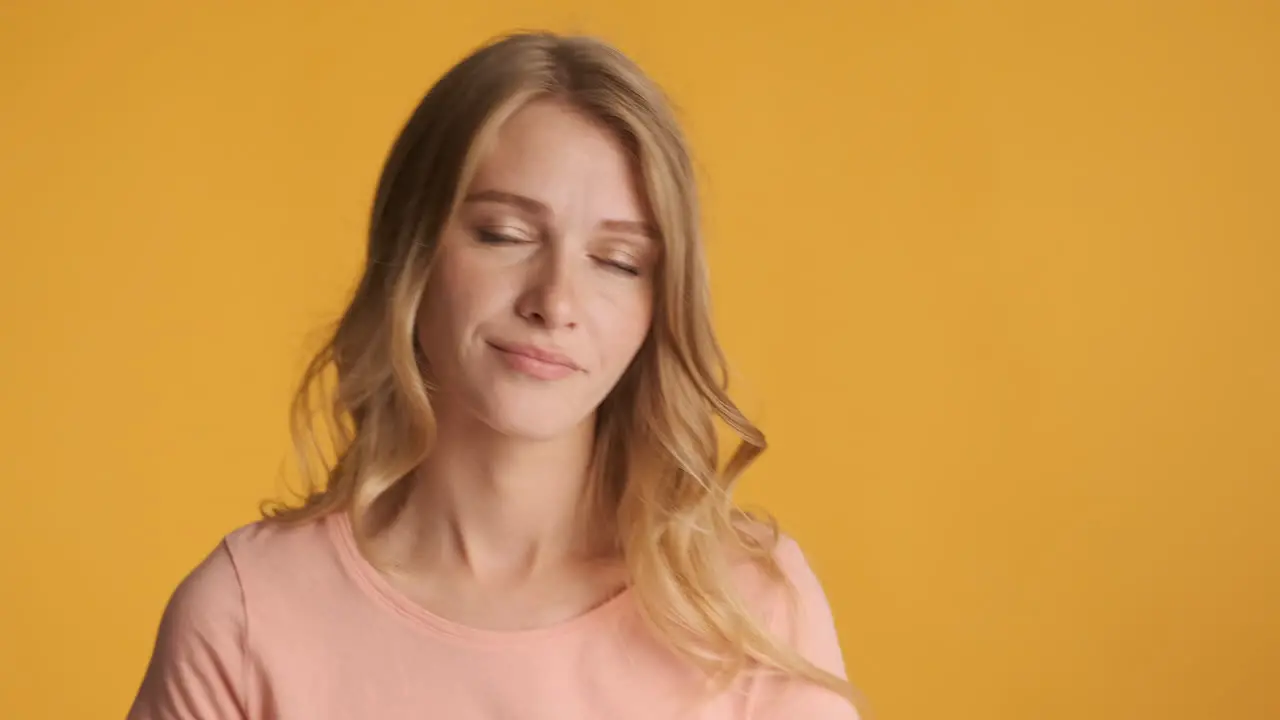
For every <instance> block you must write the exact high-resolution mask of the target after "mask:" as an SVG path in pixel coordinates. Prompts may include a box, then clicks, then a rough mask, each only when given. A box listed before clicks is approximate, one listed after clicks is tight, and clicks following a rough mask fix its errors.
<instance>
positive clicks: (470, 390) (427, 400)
mask: <svg viewBox="0 0 1280 720" xmlns="http://www.w3.org/2000/svg"><path fill="white" fill-rule="evenodd" d="M705 275H706V270H705V267H704V261H703V258H702V248H701V245H700V240H699V229H698V207H697V203H696V197H695V191H694V177H693V170H692V168H691V165H690V160H689V156H688V153H687V150H686V147H685V141H684V139H683V138H682V136H681V133H680V130H679V128H678V126H677V123H676V120H675V118H674V117H673V115H672V112H671V110H670V108H669V107H668V105H667V103H666V102H665V101H664V99H663V97H662V95H661V93H660V91H659V90H658V89H657V88H656V87H655V86H654V84H653V83H652V82H651V81H650V80H649V79H647V78H646V77H645V76H644V75H643V74H642V73H641V71H640V70H639V69H638V68H637V67H636V66H635V65H634V64H632V63H631V62H630V61H629V60H628V59H626V58H625V57H624V56H623V55H621V54H620V53H619V52H618V51H616V50H614V49H612V48H610V47H609V46H607V45H605V44H603V43H601V42H599V41H596V40H592V39H587V38H574V37H559V36H554V35H550V34H519V35H513V36H509V37H506V38H503V39H501V40H498V41H496V42H494V43H491V44H489V45H487V46H486V47H484V48H481V49H479V50H477V51H476V52H475V53H473V54H472V55H470V56H469V57H467V58H466V59H464V60H463V61H462V62H460V63H459V64H458V65H457V66H455V67H454V68H453V69H452V70H450V71H449V72H448V73H447V74H446V75H445V76H444V77H443V78H442V79H441V80H440V81H439V82H438V83H437V84H436V85H435V87H434V88H432V89H431V90H430V92H429V93H428V94H427V95H426V97H425V98H424V99H423V100H422V102H421V104H420V105H419V107H418V108H417V110H416V111H415V112H414V114H413V116H412V118H411V119H410V120H409V121H408V124H407V125H406V127H405V128H404V130H403V131H402V133H401V135H400V137H399V138H398V140H397V141H396V143H395V146H394V148H393V149H392V151H391V153H390V157H389V159H388V161H387V163H386V166H385V169H384V172H383V174H382V178H381V181H380V184H379V186H378V190H377V196H376V199H375V202H374V207H373V215H372V223H371V228H370V234H369V245H368V255H367V259H366V264H365V268H364V276H363V278H362V279H361V281H360V283H359V286H358V288H357V289H356V291H355V294H354V297H353V298H352V300H351V303H350V305H349V307H348V308H347V310H346V312H345V314H344V315H343V316H342V319H341V321H340V322H339V323H338V325H337V327H336V329H335V331H334V332H333V335H332V337H331V340H330V341H329V343H328V345H327V346H326V348H325V349H324V350H323V352H321V353H320V354H319V356H318V357H316V358H315V360H314V361H313V363H312V364H311V366H310V370H309V372H308V373H307V375H306V377H305V379H304V382H303V384H302V387H301V388H300V390H299V393H298V398H297V402H296V404H295V421H296V422H295V431H296V434H297V440H298V443H299V447H300V452H301V453H302V454H301V457H302V459H303V460H304V465H308V464H309V466H310V467H312V468H319V472H318V473H317V477H319V479H320V480H322V482H317V483H315V485H316V488H315V489H314V490H313V491H311V492H310V494H309V495H308V496H306V497H305V498H304V499H302V500H301V501H300V502H298V503H296V504H294V505H292V506H288V505H282V506H277V507H274V508H271V509H269V510H268V512H267V517H266V518H265V519H264V520H262V521H260V522H258V523H256V524H253V525H250V526H248V527H244V528H241V529H239V530H237V531H235V532H233V533H231V534H230V535H228V536H227V537H226V538H225V540H224V541H223V542H222V543H220V544H219V545H218V547H217V548H216V549H215V550H214V551H213V552H212V553H211V554H210V555H209V556H208V558H207V559H205V560H204V562H203V563H202V564H201V565H200V566H199V567H197V568H196V569H195V570H194V571H193V572H192V573H191V574H190V575H189V576H188V577H187V578H186V580H185V581H184V582H183V583H182V584H181V585H180V586H179V587H178V589H177V590H176V591H175V593H174V595H173V597H172V599H171V600H170V602H169V605H168V607H167V609H166V611H165V614H164V618H163V620H162V622H161V626H160V631H159V637H158V639H157V642H156V647H155V651H154V654H153V657H152V660H151V663H150V666H149V667H148V670H147V673H146V676H145V679H144V680H143V682H142V686H141V689H140V690H139V692H138V695H137V699H136V700H135V702H134V705H133V708H132V711H131V713H130V717H131V718H134V719H135V720H148V719H155V720H160V719H166V720H167V719H177V718H182V719H184V720H185V719H195V718H200V719H202V720H207V719H212V718H297V719H300V720H330V719H332V720H339V719H341V720H353V719H359V720H375V719H376V720H400V719H402V718H403V719H405V720H408V719H409V718H413V719H415V720H421V719H423V718H441V719H447V720H507V719H516V720H521V719H528V720H535V719H538V718H546V719H548V720H550V719H551V718H554V719H555V720H605V719H607V720H623V719H628V718H645V719H646V720H653V719H659V718H690V719H705V720H713V719H714V720H729V719H730V718H733V719H739V718H754V719H758V720H842V719H849V718H855V717H856V713H855V711H854V707H853V704H852V702H851V701H850V697H851V691H850V688H849V685H848V683H847V682H846V679H845V670H844V666H843V662H842V659H841V652H840V648H839V646H838V644H837V639H836V632H835V629H834V626H833V622H832V618H831V613H830V609H829V607H828V605H827V601H826V599H825V597H824V595H823V592H822V589H821V587H820V585H819V583H818V581H817V579H816V578H815V577H814V574H813V573H812V571H811V570H810V568H809V566H808V565H807V564H806V562H805V559H804V557H803V555H802V554H801V552H800V550H799V548H798V547H797V546H796V544H795V542H794V541H792V540H791V539H789V538H787V537H786V536H784V535H780V534H778V533H777V532H775V531H774V529H773V527H772V525H770V524H768V523H765V522H762V521H758V520H756V519H754V518H753V517H751V516H748V515H746V514H745V513H742V512H740V511H738V510H736V509H735V507H734V505H733V504H732V500H731V497H730V492H731V489H732V485H733V482H734V479H735V478H736V476H737V475H738V474H739V473H740V472H741V470H742V469H743V467H744V466H746V465H747V464H748V463H749V462H750V460H751V459H752V458H753V457H754V456H755V455H757V454H758V453H759V452H760V451H761V449H763V447H764V438H763V437H762V436H761V434H760V432H759V431H757V430H756V429H755V428H754V427H753V426H752V425H751V424H750V423H749V422H748V421H747V419H746V418H744V417H743V416H742V414H741V413H740V412H739V411H738V409H737V408H736V407H735V406H734V404H733V402H732V401H731V400H730V399H729V398H728V397H727V395H726V393H725V380H724V377H725V371H724V367H723V358H722V356H721V352H720V348H719V347H718V345H717V344H716V340H715V337H714V335H713V333H712V327H711V315H710V311H709V308H708V302H707V280H706V276H705ZM717 417H718V418H719V419H720V420H721V421H723V422H724V423H725V424H726V425H727V426H728V427H729V428H730V429H732V430H733V431H734V432H736V433H737V434H738V435H740V436H741V438H742V440H743V443H742V445H741V449H740V450H739V451H738V452H737V453H736V454H735V455H734V456H733V457H732V458H730V460H729V462H728V463H727V464H726V466H725V467H724V468H723V469H721V468H720V467H719V461H718V458H717V442H716V436H715V430H714V428H713V421H714V420H715V419H716V418H717ZM317 459H318V460H319V461H320V464H317V463H316V460H317ZM308 460H309V463H308V462H307V461H308Z"/></svg>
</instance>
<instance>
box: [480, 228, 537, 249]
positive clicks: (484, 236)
mask: <svg viewBox="0 0 1280 720" xmlns="http://www.w3.org/2000/svg"><path fill="white" fill-rule="evenodd" d="M476 239H477V240H479V241H480V242H482V243H484V244H485V245H515V244H518V243H523V242H528V241H527V240H526V239H524V238H522V237H517V236H515V235H512V234H508V233H502V232H498V231H496V230H490V229H488V228H477V229H476Z"/></svg>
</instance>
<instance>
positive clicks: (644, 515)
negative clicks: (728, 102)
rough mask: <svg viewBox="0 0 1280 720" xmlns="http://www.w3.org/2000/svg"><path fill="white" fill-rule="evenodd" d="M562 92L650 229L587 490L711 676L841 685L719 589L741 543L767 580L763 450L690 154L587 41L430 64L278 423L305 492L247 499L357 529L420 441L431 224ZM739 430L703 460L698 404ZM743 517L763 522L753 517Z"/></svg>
mask: <svg viewBox="0 0 1280 720" xmlns="http://www.w3.org/2000/svg"><path fill="white" fill-rule="evenodd" d="M547 97H549V98H554V99H557V100H560V101H563V102H566V103H569V104H571V105H572V106H573V107H575V108H576V109H578V110H579V111H581V112H584V113H586V114H587V115H589V116H590V117H592V118H594V119H596V120H597V121H599V122H601V123H603V124H604V125H606V126H607V127H608V128H610V129H611V130H612V131H613V132H614V133H616V136H617V137H618V139H619V140H620V141H621V142H622V143H623V145H624V146H625V148H626V149H627V150H628V151H629V153H630V154H631V156H632V160H633V162H634V163H635V170H636V172H637V176H638V178H639V179H640V181H641V187H642V190H643V194H644V200H645V202H646V205H647V207H648V209H649V211H650V213H651V215H652V221H653V223H654V224H655V225H656V227H657V229H658V235H659V239H660V241H661V243H662V245H663V252H662V263H661V267H660V268H659V270H658V272H657V274H656V276H655V280H654V282H655V283H656V286H655V303H654V313H653V323H652V327H651V328H650V331H649V334H648V336H647V338H646V339H645V341H644V343H643V344H642V346H641V349H640V351H639V352H638V353H637V355H636V357H635V359H634V360H633V362H632V363H631V365H630V366H629V368H628V369H627V371H626V372H625V373H624V374H623V377H622V378H621V380H620V381H619V383H618V385H617V386H616V387H615V388H614V389H613V390H612V391H611V393H610V394H609V396H608V397H607V398H606V399H605V400H604V402H603V403H602V404H601V406H600V408H599V409H598V412H597V416H596V436H595V448H594V451H593V456H592V462H591V474H592V477H591V479H590V488H591V493H592V497H593V502H594V508H595V509H596V510H597V511H598V513H599V515H600V517H601V518H604V522H606V523H607V525H608V527H609V532H610V533H611V536H612V538H613V540H614V541H615V542H616V547H617V549H618V551H619V552H620V553H621V555H622V557H623V558H625V562H626V565H627V569H628V572H629V577H630V582H631V591H632V594H633V596H634V597H635V598H636V600H637V604H638V606H639V608H640V612H641V614H642V615H643V617H644V618H645V620H646V621H647V622H648V624H649V626H650V627H651V629H652V630H653V631H654V632H655V634H656V635H657V637H658V638H659V639H661V640H663V641H665V642H666V643H667V644H668V645H669V646H670V647H671V648H672V649H674V650H675V651H677V652H678V653H679V654H681V655H682V656H684V657H685V658H687V659H688V660H689V661H691V662H692V663H693V664H695V665H696V666H698V667H699V668H701V669H703V670H704V671H705V672H706V673H707V674H708V676H709V677H710V678H711V679H712V680H714V681H716V682H718V683H722V684H727V683H728V682H729V681H731V680H732V679H733V678H735V677H737V676H738V675H739V674H740V673H743V672H746V671H753V670H764V671H774V672H780V673H783V674H786V675H790V676H794V677H798V678H801V679H804V680H807V681H811V682H814V683H817V684H819V685H822V686H824V687H827V688H830V689H832V690H834V691H835V692H838V693H840V694H842V695H845V696H846V697H848V696H850V695H851V691H850V688H849V685H848V683H847V682H846V681H845V680H843V679H842V678H840V677H838V676H836V675H833V674H831V673H829V672H826V671H824V670H822V669H820V668H818V667H817V666H815V665H813V664H812V663H810V662H809V661H807V660H806V659H804V658H803V657H802V656H801V655H800V654H799V653H798V652H796V651H795V650H794V649H793V648H791V647H790V646H789V645H788V644H787V643H785V642H782V641H780V640H779V639H777V638H774V637H772V636H771V635H770V634H769V633H768V632H767V631H765V629H764V628H763V627H762V626H761V625H760V624H759V623H758V622H757V621H756V620H755V619H754V618H753V617H752V614H751V612H750V611H749V610H748V609H747V607H746V605H745V603H744V602H743V600H742V598H741V597H740V596H739V594H738V591H737V590H736V588H735V582H734V578H733V576H732V573H731V570H732V564H733V562H732V559H733V558H735V557H741V556H745V557H747V558H749V559H750V561H751V562H754V563H756V564H757V565H758V566H759V568H760V569H761V570H762V571H763V572H764V573H765V574H766V575H767V576H768V577H770V578H772V579H774V580H775V581H779V582H782V581H783V580H784V578H783V575H782V573H781V570H780V568H779V567H778V565H777V563H776V562H775V561H774V559H773V550H774V547H775V544H776V542H777V537H778V535H777V531H776V526H775V525H774V524H773V523H772V522H771V521H758V520H757V519H755V518H754V517H752V516H749V515H748V514H747V513H745V512H743V511H741V510H739V509H737V508H736V507H735V506H734V504H733V501H732V498H731V495H732V491H733V486H734V483H735V482H736V480H737V478H738V477H739V475H740V474H741V473H742V471H743V469H745V468H746V467H747V466H748V465H749V464H750V463H751V461H752V460H753V459H754V458H755V457H756V456H757V455H759V454H760V453H761V452H762V451H763V450H764V448H765V439H764V436H763V435H762V434H761V432H760V431H759V430H758V429H757V428H756V427H755V426H754V425H752V424H751V422H750V421H749V420H747V418H746V417H744V416H743V413H742V412H741V411H740V410H739V409H738V407H737V406H736V405H735V404H734V403H733V401H732V400H731V399H730V398H729V396H728V393H727V385H728V378H727V371H726V366H725V358H724V355H723V352H722V350H721V348H720V346H719V344H718V343H717V341H716V338H715V334H714V332H713V329H712V322H711V310H710V299H709V285H708V281H707V271H706V263H705V260H704V257H703V254H702V253H703V251H702V243H701V240H700V236H699V224H700V221H699V209H698V199H697V192H696V188H695V179H694V170H693V167H692V162H691V160H690V157H689V152H688V149H687V145H686V142H685V139H684V137H683V135H682V133H681V130H680V128H679V125H678V123H677V121H676V118H675V115H674V113H673V111H672V110H671V107H670V105H669V104H668V102H667V101H666V99H665V98H664V96H663V94H662V92H661V91H660V90H659V89H658V88H657V86H656V85H655V84H654V83H653V82H652V81H650V80H649V79H648V78H647V77H646V76H645V75H644V73H643V72H641V70H640V69H639V68H638V67H637V66H636V65H635V64H634V63H633V62H632V61H630V60H629V59H628V58H627V57H625V56H624V55H623V54H622V53H620V52H619V51H617V50H616V49H614V48H612V47H610V46H608V45H606V44H604V43H602V42H600V41H598V40H594V39H591V38H584V37H561V36H556V35H552V34H547V33H521V34H515V35H510V36H506V37H504V38H501V39H499V40H496V41H494V42H492V43H490V44H488V45H486V46H485V47H483V48H480V49H479V50H477V51H475V52H474V53H472V54H471V55H469V56H468V57H466V58H465V59H463V60H462V61H461V62H460V63H458V64H457V65H455V66H454V67H453V68H452V69H451V70H449V71H448V72H447V73H446V74H445V75H444V76H443V77H442V78H441V79H440V80H439V81H438V82H437V83H436V84H435V86H434V87H432V88H431V89H430V90H429V91H428V92H427V94H426V96H425V97H424V98H423V99H422V101H421V103H420V104H419V105H418V107H417V109H416V110H415V111H414V113H413V115H412V116H411V117H410V119H409V121H408V123H407V124H406V125H405V127H404V129H403V130H402V131H401V133H400V135H399V137H398V138H397V140H396V142H395V144H394V146H393V148H392V150H391V152H390V156H389V158H388V159H387V161H386V164H385V167H384V169H383V172H382V176H381V178H380V180H379V183H378V189H377V194H376V197H375V200H374V204H373V212H372V218H371V222H370V229H369V242H368V251H367V256H366V258H365V267H364V274H363V277H362V278H361V280H360V283H359V285H358V286H357V288H356V290H355V293H354V297H353V298H352V299H351V302H350V304H349V306H348V307H347V309H346V311H345V313H344V314H343V315H342V317H341V319H340V320H339V322H338V324H337V326H336V328H335V329H334V331H333V333H332V335H331V337H330V338H329V339H328V342H327V343H326V344H325V345H324V347H323V348H322V349H321V350H320V351H319V352H318V353H317V354H316V355H315V357H314V358H313V359H312V360H311V362H310V364H309V365H308V367H307V370H306V372H305V373H304V376H303V379H302V383H301V385H300V387H299V388H298V391H297V394H296V396H295V399H294V404H293V425H292V430H293V437H294V441H295V445H296V449H297V454H298V462H299V463H300V464H301V471H302V473H303V475H304V477H305V478H308V479H309V480H308V485H309V487H308V489H307V491H306V494H305V495H304V496H303V499H302V501H301V502H300V503H298V504H297V505H294V506H286V505H277V506H275V507H273V508H267V509H266V510H265V512H266V515H267V517H268V518H270V519H272V520H274V521H278V522H287V523H292V522H303V521H307V520H311V519H315V518H319V517H323V516H325V515H328V514H330V513H335V512H346V513H349V514H350V516H351V518H352V523H353V526H354V527H355V528H356V531H357V536H358V537H360V536H361V535H364V536H366V537H367V536H368V533H369V532H370V531H374V530H375V529H376V526H377V525H378V523H379V522H380V519H385V518H386V517H387V516H386V512H385V511H382V510H380V509H382V508H385V507H388V506H390V507H394V506H395V502H396V498H397V497H398V496H402V495H403V493H404V488H405V486H406V485H407V483H406V482H402V481H403V480H404V479H405V478H407V477H408V476H409V475H410V474H411V473H412V472H413V471H414V470H415V468H416V467H417V466H418V465H420V464H421V463H422V461H423V460H424V458H426V456H427V454H428V453H429V452H430V451H431V447H432V443H433V439H434V431H435V417H434V415H433V413H432V407H431V399H430V394H431V393H430V388H429V387H428V386H427V385H426V382H425V381H424V378H423V375H422V372H421V371H420V367H419V364H418V360H417V355H416V353H415V342H414V337H415V323H416V318H417V315H418V309H419V304H420V301H421V298H422V297H423V291H424V288H425V287H426V285H427V283H428V282H429V281H430V275H431V261H432V256H433V253H434V249H435V245H436V242H437V238H438V235H439V234H440V232H441V229H442V227H443V226H444V224H445V222H446V220H447V219H448V218H449V217H450V216H451V214H452V213H453V212H454V211H455V209H456V207H457V205H458V203H459V202H460V198H459V195H460V190H461V189H464V188H465V187H466V185H467V184H468V182H469V181H470V178H471V175H472V174H473V173H474V171H475V166H476V164H477V162H478V156H479V155H480V154H481V152H482V150H483V148H484V147H485V145H486V143H487V142H489V140H490V139H491V138H492V136H493V134H494V132H495V130H496V128H497V127H498V126H500V125H501V123H502V122H503V121H504V120H505V119H506V118H508V117H510V116H511V115H512V114H513V113H514V112H515V111H516V110H518V109H519V108H520V107H522V106H523V105H525V104H526V103H528V102H529V101H531V100H533V99H537V98H547ZM716 418H719V419H720V420H721V421H722V422H723V423H724V424H725V426H727V427H728V428H729V429H730V430H731V431H732V432H733V433H735V434H736V435H737V436H738V437H739V438H740V440H741V442H740V444H739V446H738V448H737V450H736V451H735V452H734V453H733V455H732V457H730V459H729V460H728V462H727V463H726V464H725V467H724V468H723V469H722V468H720V458H719V451H718V445H717V435H716V430H715V426H714V423H715V419H716ZM761 528H764V529H765V532H761Z"/></svg>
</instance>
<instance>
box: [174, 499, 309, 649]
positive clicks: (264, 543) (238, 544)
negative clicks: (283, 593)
mask: <svg viewBox="0 0 1280 720" xmlns="http://www.w3.org/2000/svg"><path fill="white" fill-rule="evenodd" d="M325 524H326V523H325V522H324V521H316V522H312V523H308V524H306V525H301V526H296V527H288V526H283V525H278V524H276V523H271V522H266V521H259V522H256V523H252V524H249V525H245V526H242V527H240V528H237V529H236V530H233V531H232V532H230V533H228V534H227V535H226V536H225V537H223V538H222V540H221V541H219V542H218V544H217V545H216V546H215V547H214V548H213V550H212V551H210V552H209V553H208V555H206V556H205V557H204V558H203V559H202V560H201V561H200V563H199V564H197V565H196V567H195V568H194V569H192V570H191V571H190V572H189V573H188V574H187V575H186V576H185V577H184V578H183V579H182V581H181V582H179V583H178V586H177V588H175V589H174V591H173V593H172V595H171V597H170V598H169V602H168V604H167V605H166V607H165V611H164V615H163V617H162V620H161V624H162V627H161V634H160V639H161V640H165V639H169V640H174V641H186V640H189V639H190V636H192V635H193V634H194V635H197V636H199V637H200V638H203V639H208V638H209V637H210V636H213V635H237V636H241V638H240V639H241V640H242V639H243V638H242V636H243V634H244V631H245V627H244V626H245V622H246V621H245V616H246V604H247V594H248V593H249V592H250V591H251V590H252V589H253V588H254V585H255V581H257V580H258V579H259V578H263V577H270V576H272V575H277V573H278V571H279V570H280V569H281V568H293V569H294V571H297V570H299V569H302V570H305V566H306V565H308V564H309V563H308V561H309V560H310V561H311V563H312V564H313V563H314V558H316V557H317V556H320V555H322V554H323V552H322V549H321V548H320V547H319V544H320V543H321V542H323V541H324V540H325V538H324V537H323V535H322V534H323V533H324V525H325ZM285 575H286V576H287V573H285Z"/></svg>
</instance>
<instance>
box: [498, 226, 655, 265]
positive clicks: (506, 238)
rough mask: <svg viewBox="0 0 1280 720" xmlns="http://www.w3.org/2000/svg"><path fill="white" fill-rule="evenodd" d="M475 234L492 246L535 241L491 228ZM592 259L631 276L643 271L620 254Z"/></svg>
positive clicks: (594, 256) (593, 256)
mask: <svg viewBox="0 0 1280 720" xmlns="http://www.w3.org/2000/svg"><path fill="white" fill-rule="evenodd" d="M475 235H476V240H477V241H479V242H480V243H481V244H483V245H488V246H491V247H501V246H504V245H526V244H532V243H533V242H535V241H534V240H531V239H529V238H527V237H522V236H517V235H515V234H511V233H503V232H499V231H496V230H492V229H489V228H477V229H476V231H475ZM591 259H592V260H594V261H595V262H596V263H597V264H599V265H600V266H602V267H604V268H606V269H609V270H611V271H614V272H617V273H620V274H622V275H626V276H629V277H639V276H640V273H641V270H640V266H639V265H638V264H636V263H634V262H628V261H627V260H625V259H623V258H621V257H618V256H614V257H600V256H596V255H592V256H591Z"/></svg>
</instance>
